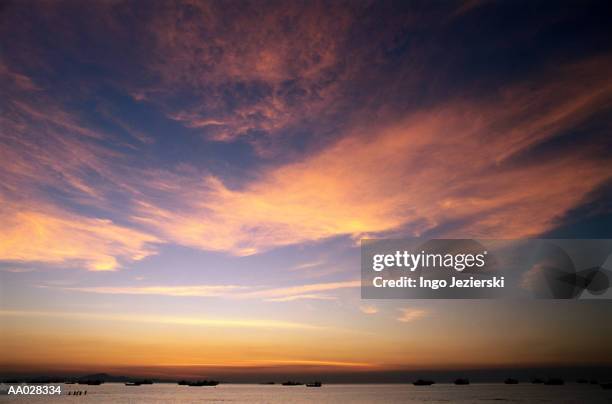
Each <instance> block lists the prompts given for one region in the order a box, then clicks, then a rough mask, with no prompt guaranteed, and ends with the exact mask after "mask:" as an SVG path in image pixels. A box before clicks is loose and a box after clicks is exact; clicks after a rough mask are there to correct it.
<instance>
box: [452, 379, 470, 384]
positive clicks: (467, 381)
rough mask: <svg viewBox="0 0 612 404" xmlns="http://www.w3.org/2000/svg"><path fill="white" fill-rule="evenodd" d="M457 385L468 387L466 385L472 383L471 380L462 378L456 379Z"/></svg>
mask: <svg viewBox="0 0 612 404" xmlns="http://www.w3.org/2000/svg"><path fill="white" fill-rule="evenodd" d="M455 384H456V385H457V386H466V385H468V384H470V381H469V379H461V378H460V379H456V380H455Z"/></svg>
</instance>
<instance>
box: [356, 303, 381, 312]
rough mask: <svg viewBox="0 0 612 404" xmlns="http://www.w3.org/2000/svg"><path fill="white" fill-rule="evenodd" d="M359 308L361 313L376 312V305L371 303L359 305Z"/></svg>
mask: <svg viewBox="0 0 612 404" xmlns="http://www.w3.org/2000/svg"><path fill="white" fill-rule="evenodd" d="M359 310H360V311H361V312H362V313H363V314H376V313H378V307H376V306H371V305H362V306H359Z"/></svg>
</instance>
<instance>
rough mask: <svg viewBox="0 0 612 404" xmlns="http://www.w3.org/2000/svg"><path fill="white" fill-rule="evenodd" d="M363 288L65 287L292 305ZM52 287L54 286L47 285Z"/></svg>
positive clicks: (343, 285) (330, 285) (346, 285)
mask: <svg viewBox="0 0 612 404" xmlns="http://www.w3.org/2000/svg"><path fill="white" fill-rule="evenodd" d="M360 286H361V281H344V282H328V283H313V284H306V285H298V286H289V287H283V288H266V287H262V286H243V285H242V286H241V285H188V286H94V287H65V288H62V290H68V291H75V292H86V293H99V294H118V295H123V294H125V295H158V296H179V297H224V298H229V299H262V300H264V301H270V302H289V301H294V300H303V299H314V300H333V299H335V297H334V296H329V295H322V294H320V293H319V292H332V291H335V290H340V289H352V288H358V287H360ZM44 287H52V286H44Z"/></svg>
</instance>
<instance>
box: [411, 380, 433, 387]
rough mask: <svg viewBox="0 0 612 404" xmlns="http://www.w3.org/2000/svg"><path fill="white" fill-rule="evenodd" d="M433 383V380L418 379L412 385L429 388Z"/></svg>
mask: <svg viewBox="0 0 612 404" xmlns="http://www.w3.org/2000/svg"><path fill="white" fill-rule="evenodd" d="M434 383H435V382H434V381H433V380H423V379H419V380H417V381H415V382H413V383H412V384H414V385H415V386H431V385H432V384H434Z"/></svg>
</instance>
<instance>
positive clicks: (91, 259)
mask: <svg viewBox="0 0 612 404" xmlns="http://www.w3.org/2000/svg"><path fill="white" fill-rule="evenodd" d="M0 201H2V198H0ZM37 209H38V210H34V208H30V209H28V208H25V207H22V206H15V205H13V204H11V203H3V204H2V205H1V206H0V222H1V223H2V226H3V231H2V232H1V233H0V260H5V261H11V262H23V263H31V262H43V263H47V264H62V265H66V266H72V267H75V266H76V267H79V266H80V267H84V268H86V269H89V270H92V271H112V270H116V269H118V268H119V267H121V261H126V262H132V261H138V260H141V259H143V258H145V257H147V256H149V255H152V254H154V253H155V250H154V249H153V248H152V247H151V243H155V242H158V241H159V240H158V239H157V238H155V237H153V236H150V235H147V234H145V233H142V232H139V231H137V230H133V229H130V228H127V227H124V226H119V225H117V224H115V223H113V222H112V221H110V220H106V219H93V218H85V217H81V216H77V215H73V214H70V213H67V212H64V211H61V210H57V209H53V208H48V210H41V209H43V206H38V207H37Z"/></svg>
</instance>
